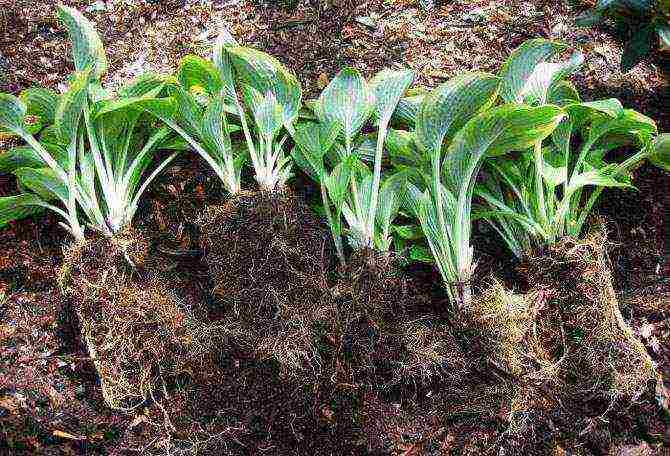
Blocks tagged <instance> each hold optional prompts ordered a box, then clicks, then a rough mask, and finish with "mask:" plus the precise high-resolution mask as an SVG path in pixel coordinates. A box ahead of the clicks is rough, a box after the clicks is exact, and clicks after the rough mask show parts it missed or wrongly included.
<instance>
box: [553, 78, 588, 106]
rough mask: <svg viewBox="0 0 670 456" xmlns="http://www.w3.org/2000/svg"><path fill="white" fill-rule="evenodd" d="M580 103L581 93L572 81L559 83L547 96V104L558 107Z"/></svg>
mask: <svg viewBox="0 0 670 456" xmlns="http://www.w3.org/2000/svg"><path fill="white" fill-rule="evenodd" d="M580 101H581V99H580V96H579V92H578V91H577V88H576V87H575V86H574V85H573V84H572V83H571V82H570V81H559V82H557V83H556V84H554V85H552V86H551V87H550V89H549V93H548V95H547V102H548V103H550V104H555V105H557V106H566V105H568V104H574V103H579V102H580Z"/></svg>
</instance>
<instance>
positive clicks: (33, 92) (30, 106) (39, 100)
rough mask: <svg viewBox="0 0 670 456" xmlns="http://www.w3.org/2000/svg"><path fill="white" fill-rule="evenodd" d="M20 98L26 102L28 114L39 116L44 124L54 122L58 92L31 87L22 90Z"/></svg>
mask: <svg viewBox="0 0 670 456" xmlns="http://www.w3.org/2000/svg"><path fill="white" fill-rule="evenodd" d="M19 99H20V100H21V101H23V102H24V103H25V105H26V108H27V110H26V112H27V114H28V115H33V116H37V117H39V119H40V121H41V122H42V124H43V125H48V124H52V123H53V122H54V118H55V116H56V106H57V105H58V94H57V93H56V92H54V91H53V90H49V89H44V88H41V87H31V88H29V89H26V90H24V91H23V92H21V95H20V96H19Z"/></svg>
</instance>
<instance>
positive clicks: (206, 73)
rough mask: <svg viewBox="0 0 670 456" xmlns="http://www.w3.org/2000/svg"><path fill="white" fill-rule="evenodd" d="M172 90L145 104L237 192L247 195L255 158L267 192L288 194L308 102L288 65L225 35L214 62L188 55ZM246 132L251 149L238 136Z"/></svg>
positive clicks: (169, 87) (219, 41)
mask: <svg viewBox="0 0 670 456" xmlns="http://www.w3.org/2000/svg"><path fill="white" fill-rule="evenodd" d="M166 91H167V93H168V95H169V96H168V97H163V98H162V99H159V100H155V101H154V102H153V103H150V104H147V103H145V102H143V103H140V105H141V106H142V107H144V108H145V109H146V110H147V111H148V112H150V113H151V114H153V115H154V116H156V117H157V118H159V119H160V120H161V121H163V122H164V123H165V124H166V125H168V126H169V127H170V128H171V129H172V130H174V131H175V132H176V133H178V134H179V135H180V136H181V138H183V140H184V141H185V143H186V144H187V145H188V146H189V147H190V148H192V149H193V150H194V151H195V152H197V153H198V154H199V155H200V156H201V157H202V158H203V159H204V160H205V161H206V162H207V163H208V165H209V166H210V167H211V168H212V169H213V170H214V171H215V172H216V174H217V176H218V177H219V178H220V179H221V181H222V183H223V185H224V187H225V189H226V190H227V191H228V192H229V193H230V194H231V195H236V194H238V193H239V192H240V191H241V190H242V183H241V171H242V165H243V164H244V162H245V161H246V160H247V159H250V160H251V164H252V166H253V169H254V173H255V179H256V182H257V183H258V186H259V188H260V189H261V190H262V191H266V192H274V191H279V190H281V189H283V187H284V186H285V184H286V181H287V180H288V179H289V177H290V176H291V163H290V157H289V156H288V155H287V154H286V153H285V151H284V144H285V142H286V140H287V139H288V137H289V135H288V132H291V131H293V124H294V121H295V120H296V118H297V116H298V112H299V110H300V107H301V105H302V103H301V100H302V90H301V88H300V84H299V82H298V81H297V79H296V78H295V76H294V75H293V74H292V73H291V72H290V71H289V70H288V69H287V68H286V67H285V66H283V65H282V64H281V63H280V62H279V61H277V60H276V59H275V58H274V57H272V56H270V55H268V54H265V53H263V52H260V51H257V50H255V49H252V48H248V47H243V46H240V45H238V44H237V42H236V41H235V40H234V38H233V37H232V36H231V35H230V34H229V33H227V32H225V31H224V32H223V33H222V34H221V35H220V36H219V37H218V39H217V41H216V44H215V46H214V52H213V56H212V61H209V60H206V59H203V58H201V57H198V56H193V55H190V56H186V57H184V58H183V59H182V61H181V63H180V66H179V69H178V71H177V75H176V78H174V79H173V80H171V81H170V83H169V84H168V85H167V87H166ZM240 129H241V131H242V133H243V137H244V146H242V144H240V143H239V142H236V141H233V140H232V139H231V134H232V133H235V132H236V131H239V130H240Z"/></svg>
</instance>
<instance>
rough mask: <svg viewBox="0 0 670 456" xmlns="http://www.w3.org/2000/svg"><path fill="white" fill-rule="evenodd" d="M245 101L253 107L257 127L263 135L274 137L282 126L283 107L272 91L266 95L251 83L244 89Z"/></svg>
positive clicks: (269, 137) (250, 107)
mask: <svg viewBox="0 0 670 456" xmlns="http://www.w3.org/2000/svg"><path fill="white" fill-rule="evenodd" d="M242 95H243V98H244V103H245V104H246V105H247V106H248V107H249V109H251V112H252V113H253V115H254V120H255V122H256V127H257V128H258V131H259V133H260V134H261V135H263V136H264V137H265V138H268V139H274V138H275V137H276V136H277V134H278V133H279V130H281V127H282V107H281V106H280V105H279V103H277V99H276V98H275V96H274V94H273V93H272V92H267V93H265V95H263V94H261V93H260V92H259V91H258V90H256V89H255V88H254V87H252V86H250V85H245V86H244V88H243V90H242Z"/></svg>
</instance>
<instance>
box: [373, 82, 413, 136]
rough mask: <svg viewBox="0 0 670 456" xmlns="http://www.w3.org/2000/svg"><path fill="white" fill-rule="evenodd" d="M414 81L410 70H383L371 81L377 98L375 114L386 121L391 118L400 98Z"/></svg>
mask: <svg viewBox="0 0 670 456" xmlns="http://www.w3.org/2000/svg"><path fill="white" fill-rule="evenodd" d="M412 81H414V73H413V72H412V71H410V70H402V71H393V70H388V69H386V70H382V71H380V72H379V73H377V74H376V75H375V77H374V78H372V80H371V81H370V89H371V91H372V93H373V94H374V99H375V114H376V115H377V117H378V118H379V119H380V120H381V121H382V122H385V123H388V122H389V121H390V120H391V115H392V114H393V112H394V111H395V110H396V107H397V106H398V102H399V101H400V98H401V97H402V96H403V94H404V93H405V91H407V89H408V88H409V86H410V85H411V84H412Z"/></svg>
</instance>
